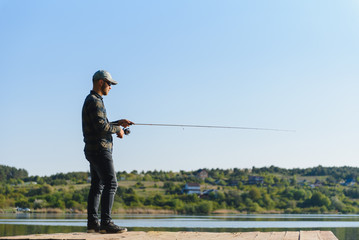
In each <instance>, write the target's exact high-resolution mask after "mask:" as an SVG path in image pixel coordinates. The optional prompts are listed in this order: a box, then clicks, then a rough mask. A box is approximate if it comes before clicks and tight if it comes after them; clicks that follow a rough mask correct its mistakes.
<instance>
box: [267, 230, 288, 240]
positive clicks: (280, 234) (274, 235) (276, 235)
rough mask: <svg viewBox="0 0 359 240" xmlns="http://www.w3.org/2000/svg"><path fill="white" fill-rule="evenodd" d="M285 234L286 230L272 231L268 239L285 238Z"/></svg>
mask: <svg viewBox="0 0 359 240" xmlns="http://www.w3.org/2000/svg"><path fill="white" fill-rule="evenodd" d="M284 236H285V232H272V235H271V236H270V238H268V240H283V239H284Z"/></svg>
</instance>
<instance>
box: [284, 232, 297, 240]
mask: <svg viewBox="0 0 359 240" xmlns="http://www.w3.org/2000/svg"><path fill="white" fill-rule="evenodd" d="M283 240H299V232H292V231H288V232H286V233H285V236H284V238H283Z"/></svg>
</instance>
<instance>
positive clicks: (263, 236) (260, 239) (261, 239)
mask: <svg viewBox="0 0 359 240" xmlns="http://www.w3.org/2000/svg"><path fill="white" fill-rule="evenodd" d="M271 235H272V233H271V232H259V233H258V235H257V236H256V237H255V238H254V239H255V240H267V239H269V238H270V236H271Z"/></svg>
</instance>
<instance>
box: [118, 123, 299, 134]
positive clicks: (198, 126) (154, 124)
mask: <svg viewBox="0 0 359 240" xmlns="http://www.w3.org/2000/svg"><path fill="white" fill-rule="evenodd" d="M111 123H112V124H114V125H117V126H118V121H114V122H111ZM133 125H138V126H152V127H182V128H185V127H186V128H222V129H238V130H259V131H277V132H295V130H287V129H276V128H257V127H234V126H216V125H192V124H167V123H134V124H133ZM123 130H124V132H125V135H129V134H130V133H131V130H130V129H129V128H124V129H123Z"/></svg>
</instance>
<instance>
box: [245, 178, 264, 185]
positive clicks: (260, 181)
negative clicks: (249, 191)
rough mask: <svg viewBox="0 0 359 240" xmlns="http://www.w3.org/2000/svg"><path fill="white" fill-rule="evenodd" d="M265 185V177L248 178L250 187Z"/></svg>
mask: <svg viewBox="0 0 359 240" xmlns="http://www.w3.org/2000/svg"><path fill="white" fill-rule="evenodd" d="M263 183H264V177H262V176H248V184H249V185H254V184H256V185H260V184H263Z"/></svg>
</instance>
